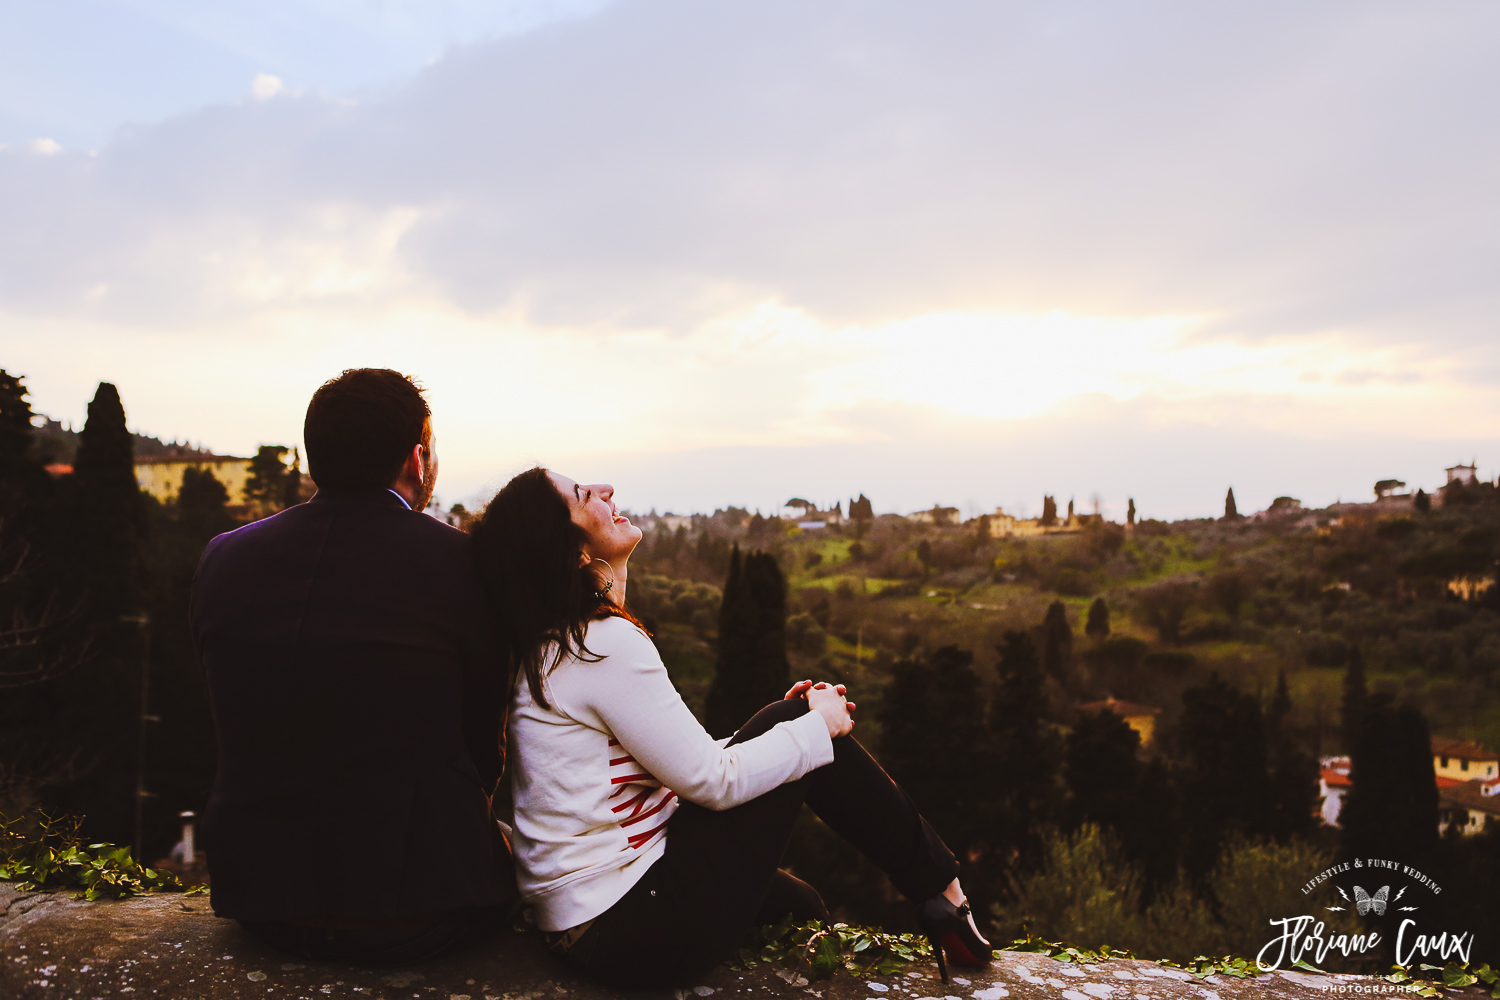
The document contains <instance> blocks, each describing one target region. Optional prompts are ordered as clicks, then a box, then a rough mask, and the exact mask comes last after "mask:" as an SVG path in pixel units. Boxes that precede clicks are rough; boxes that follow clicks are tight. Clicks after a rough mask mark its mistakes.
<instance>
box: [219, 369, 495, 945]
mask: <svg viewBox="0 0 1500 1000" xmlns="http://www.w3.org/2000/svg"><path fill="white" fill-rule="evenodd" d="M303 439H304V444H305V446H306V455H307V462H308V471H309V473H310V475H311V476H312V479H313V481H314V482H315V483H316V484H317V486H318V492H317V494H316V495H315V496H314V497H313V498H312V499H311V500H310V501H308V502H307V503H304V504H299V505H297V506H295V507H290V508H288V509H287V510H284V511H282V512H281V513H279V514H277V515H275V516H274V517H269V518H266V519H265V520H262V521H257V522H255V523H254V524H249V525H246V526H245V527H243V528H240V529H238V530H236V531H232V532H229V533H228V534H224V535H220V536H219V537H217V538H215V539H214V540H213V542H211V543H210V544H209V546H208V549H207V551H206V552H204V554H203V560H202V562H201V563H200V564H199V568H198V576H197V579H196V580H195V582H194V585H193V608H192V627H193V634H194V637H195V639H196V641H197V644H198V650H199V654H200V657H201V659H202V664H203V669H204V677H205V680H206V683H207V686H208V694H209V700H210V704H211V705H212V708H213V714H214V725H215V728H216V730H217V733H218V750H219V767H218V775H217V777H216V779H215V781H214V786H213V790H212V792H211V793H210V795H209V801H208V810H207V815H206V817H205V823H204V848H205V852H206V854H207V857H208V864H209V871H210V875H211V879H212V884H213V894H212V897H211V900H212V903H213V907H214V912H215V913H216V914H218V915H219V916H221V917H230V918H233V919H236V920H238V921H240V922H241V923H242V924H244V925H245V926H246V927H247V928H248V929H249V930H251V931H252V932H253V933H255V934H257V935H258V936H260V937H261V938H262V939H264V940H266V941H268V942H270V943H271V944H273V945H275V946H277V947H279V948H282V949H284V950H288V951H292V952H295V953H297V954H300V955H304V956H306V957H310V958H323V959H333V960H343V961H350V962H357V963H361V964H372V963H375V962H383V963H391V964H394V963H404V962H409V961H417V960H420V959H423V958H427V957H430V956H432V955H434V954H437V953H440V952H442V951H446V950H449V949H451V948H455V947H459V946H461V945H464V944H467V943H470V942H472V941H475V940H478V939H479V938H480V937H481V936H483V934H484V933H486V932H487V931H488V930H489V929H492V928H493V927H494V926H496V925H497V923H498V921H499V919H500V917H501V914H502V913H503V912H505V904H507V903H508V901H509V900H510V899H511V898H512V897H513V895H514V892H515V888H514V877H513V876H512V875H510V874H509V868H508V862H509V855H508V852H507V851H506V850H505V847H504V841H503V839H502V838H500V836H499V834H498V831H497V828H496V826H495V824H494V822H493V820H492V819H491V818H490V812H489V805H490V803H489V796H490V794H491V793H492V792H493V790H494V787H495V784H496V782H497V780H498V779H499V777H500V771H501V765H502V758H501V753H502V751H501V746H502V730H503V728H504V710H505V700H504V684H503V683H502V681H501V678H500V677H499V675H498V670H499V666H498V658H497V656H496V655H495V651H494V645H493V641H492V638H491V636H490V635H489V633H488V626H487V615H486V612H485V606H484V602H483V599H482V595H481V592H480V585H479V580H478V576H477V574H476V570H475V566H474V563H473V558H472V556H471V554H470V547H469V545H468V540H467V538H466V536H464V535H463V534H462V533H461V532H459V531H457V530H455V529H453V528H451V527H449V526H448V525H446V524H443V523H441V522H439V521H437V520H435V519H433V518H431V517H427V516H426V515H424V514H423V513H422V511H423V510H424V509H425V508H426V506H427V504H428V502H429V501H430V499H431V497H432V489H433V481H434V478H435V477H436V475H437V455H436V451H435V449H434V446H433V436H432V421H431V413H430V411H429V409H428V407H427V402H426V400H424V399H423V398H422V391H421V390H420V389H419V388H418V387H417V386H416V385H415V384H414V383H413V382H412V381H411V380H410V379H409V378H407V377H406V376H404V375H401V374H399V373H397V372H393V371H388V370H385V369H371V368H362V369H354V370H350V371H346V372H344V373H343V374H342V375H340V376H339V377H338V378H335V379H333V380H332V381H330V382H328V383H326V384H325V385H323V386H322V387H321V388H320V389H318V391H317V392H316V393H314V394H313V398H312V402H311V403H310V404H309V405H308V408H307V420H306V423H305V425H304V427H303Z"/></svg>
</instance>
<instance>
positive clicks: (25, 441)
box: [0, 370, 57, 687]
mask: <svg viewBox="0 0 1500 1000" xmlns="http://www.w3.org/2000/svg"><path fill="white" fill-rule="evenodd" d="M26 396H27V392H26V385H25V383H24V382H23V381H22V380H21V379H20V378H17V377H15V376H13V375H11V374H10V373H9V372H6V371H4V370H0V622H4V623H5V626H6V628H8V629H13V630H15V633H14V635H15V637H16V638H15V641H12V640H11V639H10V638H9V637H7V638H5V639H0V656H3V661H0V682H3V683H0V687H10V686H12V684H13V683H20V682H21V680H22V679H23V678H32V677H36V676H39V671H40V667H41V663H42V658H44V657H46V656H47V655H49V653H52V652H53V651H52V650H44V649H41V648H39V647H38V646H36V645H33V640H38V639H40V638H41V636H40V634H39V633H36V632H31V631H29V629H30V628H31V627H35V626H37V625H39V624H40V623H41V622H42V620H43V618H45V617H46V616H47V615H48V610H49V608H48V605H49V601H48V597H49V596H50V594H51V593H52V590H53V581H52V580H51V578H50V576H49V571H52V570H55V569H56V568H57V567H56V565H55V563H56V562H57V560H49V559H48V556H49V554H50V551H49V550H50V549H51V548H52V547H53V545H54V543H55V538H54V537H53V536H52V535H51V534H50V532H49V530H48V529H51V528H52V527H53V526H54V525H53V524H52V520H51V518H49V516H48V515H49V514H50V512H51V509H52V505H51V503H50V502H49V501H50V495H51V489H50V486H51V480H50V479H49V477H48V476H47V474H46V473H45V472H44V471H43V470H42V467H41V464H40V463H39V462H36V461H34V460H33V459H32V458H31V457H30V455H29V454H28V452H29V451H30V448H31V441H32V425H31V420H32V416H33V414H32V412H31V404H30V403H28V402H27V401H26ZM49 561H50V562H52V563H54V565H50V566H49ZM51 610H52V612H53V614H54V617H55V615H56V611H57V609H56V608H52V609H51Z"/></svg>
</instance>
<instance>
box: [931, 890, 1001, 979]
mask: <svg viewBox="0 0 1500 1000" xmlns="http://www.w3.org/2000/svg"><path fill="white" fill-rule="evenodd" d="M917 925H918V926H919V927H921V928H922V933H924V934H926V935H927V940H928V942H929V943H930V944H931V945H932V953H933V955H934V956H936V957H937V963H938V972H939V973H941V974H942V977H943V982H945V983H946V982H947V981H948V963H947V962H945V961H944V960H943V953H944V952H947V957H948V958H949V959H951V960H952V962H953V964H954V965H967V966H971V967H973V968H980V967H983V966H986V965H989V964H990V960H991V959H992V958H994V955H995V953H994V950H993V949H992V948H991V947H990V943H989V942H988V941H986V940H985V939H984V938H982V937H980V936H979V932H978V931H976V930H975V929H974V925H973V924H972V923H971V922H970V921H969V902H968V900H964V902H963V903H961V904H960V905H958V906H954V905H953V904H952V903H951V902H949V901H948V897H946V896H941V895H939V896H933V897H932V898H931V899H929V900H926V901H924V902H923V903H922V905H921V906H919V907H917Z"/></svg>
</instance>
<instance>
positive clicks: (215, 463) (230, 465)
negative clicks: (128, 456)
mask: <svg viewBox="0 0 1500 1000" xmlns="http://www.w3.org/2000/svg"><path fill="white" fill-rule="evenodd" d="M188 469H207V470H209V471H210V472H212V473H213V474H214V478H215V479H217V480H218V481H219V482H221V483H223V484H224V489H226V490H228V491H229V502H230V504H242V503H244V502H245V483H246V481H247V480H249V478H250V459H248V458H234V457H233V456H230V455H209V454H200V455H193V456H189V457H184V456H176V455H173V456H163V457H153V458H142V457H138V458H136V460H135V481H136V483H137V484H138V485H139V486H140V488H141V489H142V490H144V491H145V492H147V493H149V494H151V495H152V496H153V497H155V498H156V499H157V500H159V501H161V502H162V503H172V502H173V501H175V500H176V499H177V492H178V491H179V490H181V489H182V474H183V473H184V472H186V471H187V470H188Z"/></svg>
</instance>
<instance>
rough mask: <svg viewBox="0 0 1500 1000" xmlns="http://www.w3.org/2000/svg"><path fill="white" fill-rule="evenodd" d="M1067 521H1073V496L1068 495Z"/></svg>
mask: <svg viewBox="0 0 1500 1000" xmlns="http://www.w3.org/2000/svg"><path fill="white" fill-rule="evenodd" d="M1068 523H1069V524H1072V523H1073V498H1072V497H1068Z"/></svg>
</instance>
